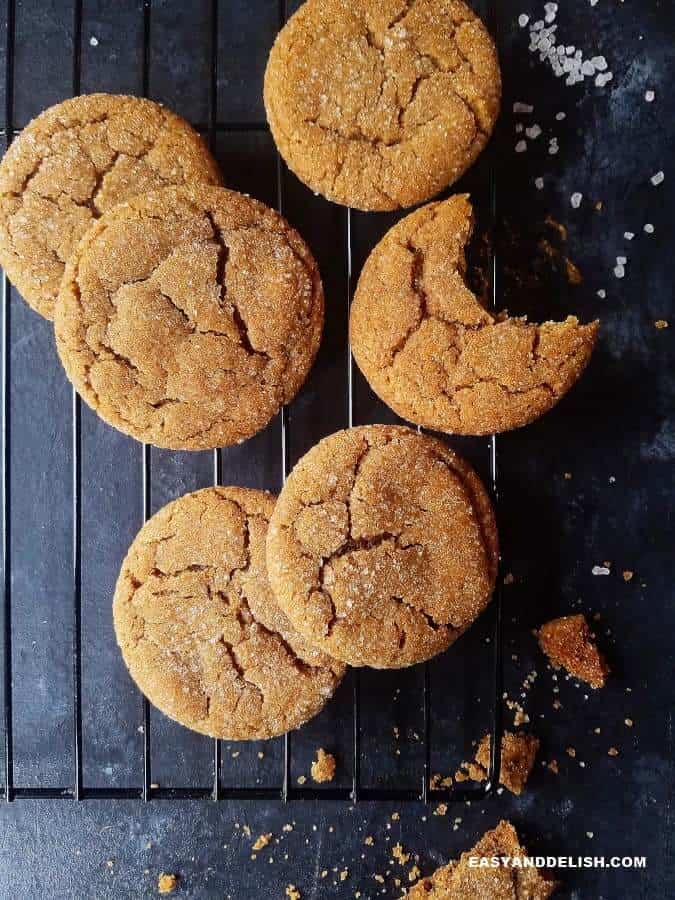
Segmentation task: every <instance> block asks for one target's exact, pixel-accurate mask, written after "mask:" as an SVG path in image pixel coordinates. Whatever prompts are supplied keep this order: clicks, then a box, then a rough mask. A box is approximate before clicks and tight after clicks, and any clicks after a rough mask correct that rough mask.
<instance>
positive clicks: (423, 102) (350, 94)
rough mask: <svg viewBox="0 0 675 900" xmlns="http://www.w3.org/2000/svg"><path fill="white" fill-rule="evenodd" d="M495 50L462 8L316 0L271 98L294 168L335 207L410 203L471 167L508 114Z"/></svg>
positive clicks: (280, 59)
mask: <svg viewBox="0 0 675 900" xmlns="http://www.w3.org/2000/svg"><path fill="white" fill-rule="evenodd" d="M500 97H501V77H500V71H499V61H498V59H497V53H496V50H495V47H494V44H493V42H492V39H491V37H490V35H489V34H488V32H487V30H486V29H485V26H484V25H483V23H482V22H481V21H480V19H478V17H477V16H476V15H475V14H474V13H473V12H472V11H471V9H469V7H468V6H467V5H466V4H465V3H463V2H461V0H307V2H306V3H304V4H303V5H302V6H301V7H300V8H299V10H298V11H297V12H296V13H295V14H294V15H293V16H292V17H291V18H290V19H289V21H288V22H287V24H286V26H285V27H284V28H283V29H282V30H281V32H280V33H279V35H278V36H277V39H276V41H275V43H274V46H273V47H272V51H271V53H270V57H269V61H268V64H267V69H266V72H265V85H264V99H265V109H266V111H267V119H268V121H269V124H270V128H271V130H272V135H273V137H274V140H275V142H276V145H277V147H278V149H279V152H280V153H281V155H282V156H283V158H284V160H285V161H286V163H287V164H288V166H289V168H290V169H292V171H293V172H295V174H296V175H297V176H298V178H300V179H301V180H302V181H304V182H305V184H307V185H308V186H309V187H310V188H311V189H312V190H313V191H316V192H318V193H320V194H323V195H324V196H326V197H328V199H329V200H334V201H336V202H337V203H343V204H345V205H347V206H353V207H356V208H358V209H364V210H390V209H398V208H400V207H405V206H412V205H413V204H416V203H420V202H422V201H424V200H428V199H429V198H430V197H433V196H434V195H435V194H437V193H438V192H439V191H441V190H443V189H444V188H446V187H447V186H448V185H449V184H452V183H453V182H454V181H456V180H457V178H459V177H460V175H461V174H462V173H463V172H465V171H466V169H468V168H469V166H471V165H472V163H473V162H474V161H475V159H476V158H477V156H478V155H479V154H480V152H481V151H482V149H483V148H484V147H485V145H486V144H487V142H488V139H489V137H490V134H491V133H492V129H493V127H494V124H495V120H496V118H497V115H498V112H499V104H500Z"/></svg>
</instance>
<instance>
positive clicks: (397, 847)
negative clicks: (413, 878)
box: [391, 844, 411, 866]
mask: <svg viewBox="0 0 675 900" xmlns="http://www.w3.org/2000/svg"><path fill="white" fill-rule="evenodd" d="M391 854H392V856H393V857H394V859H395V860H396V861H397V863H398V864H399V866H405V865H407V863H408V862H409V861H410V855H411V854H410V853H406V852H405V851H404V849H403V845H402V844H394V847H393V849H392V851H391Z"/></svg>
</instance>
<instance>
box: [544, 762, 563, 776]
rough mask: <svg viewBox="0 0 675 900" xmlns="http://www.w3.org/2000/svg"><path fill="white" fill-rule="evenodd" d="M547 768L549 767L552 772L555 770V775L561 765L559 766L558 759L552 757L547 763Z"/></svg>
mask: <svg viewBox="0 0 675 900" xmlns="http://www.w3.org/2000/svg"><path fill="white" fill-rule="evenodd" d="M546 768H547V769H548V770H549V771H550V772H553V774H554V775H557V774H558V772H559V771H560V768H559V766H558V760H557V759H551V760H549V762H547V763H546Z"/></svg>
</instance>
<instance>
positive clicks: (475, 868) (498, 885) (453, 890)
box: [406, 821, 558, 900]
mask: <svg viewBox="0 0 675 900" xmlns="http://www.w3.org/2000/svg"><path fill="white" fill-rule="evenodd" d="M526 856H527V850H526V849H525V847H523V846H522V845H521V843H520V840H519V839H518V834H517V832H516V829H515V828H514V827H513V825H512V824H511V823H510V822H504V821H502V822H500V823H499V825H497V827H496V828H493V829H492V830H491V831H486V832H485V834H484V835H483V837H482V838H481V839H480V840H479V841H478V843H477V844H476V845H475V846H474V847H472V848H471V850H467V851H466V852H465V853H462V855H461V857H460V858H459V860H458V861H457V862H451V863H448V865H447V866H443V867H442V868H440V869H437V870H436V871H435V872H434V874H433V875H431V876H430V877H429V878H423V879H422V880H421V881H418V882H417V884H416V885H415V886H414V887H412V888H411V889H410V890H409V891H408V893H407V894H406V896H407V897H408V900H547V898H548V897H550V896H552V895H553V894H554V893H555V891H556V889H557V888H558V882H557V881H555V880H554V879H553V878H552V877H551V876H550V874H549V873H548V871H547V870H545V869H535V868H533V867H528V866H525V865H524V864H523V863H522V860H523V859H525V857H526ZM502 857H508V858H509V859H517V860H520V861H521V864H520V865H512V866H505V865H497V866H494V865H491V864H488V865H477V864H476V863H475V862H472V860H476V859H485V860H488V861H490V862H491V860H493V859H495V858H502Z"/></svg>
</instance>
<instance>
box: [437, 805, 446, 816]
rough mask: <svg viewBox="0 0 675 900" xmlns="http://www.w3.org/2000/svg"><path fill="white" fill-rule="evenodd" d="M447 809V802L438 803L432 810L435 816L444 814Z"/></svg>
mask: <svg viewBox="0 0 675 900" xmlns="http://www.w3.org/2000/svg"><path fill="white" fill-rule="evenodd" d="M447 811H448V804H447V803H439V804H438V806H437V807H436V809H435V810H434V815H435V816H444V815H445V814H446V813H447Z"/></svg>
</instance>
